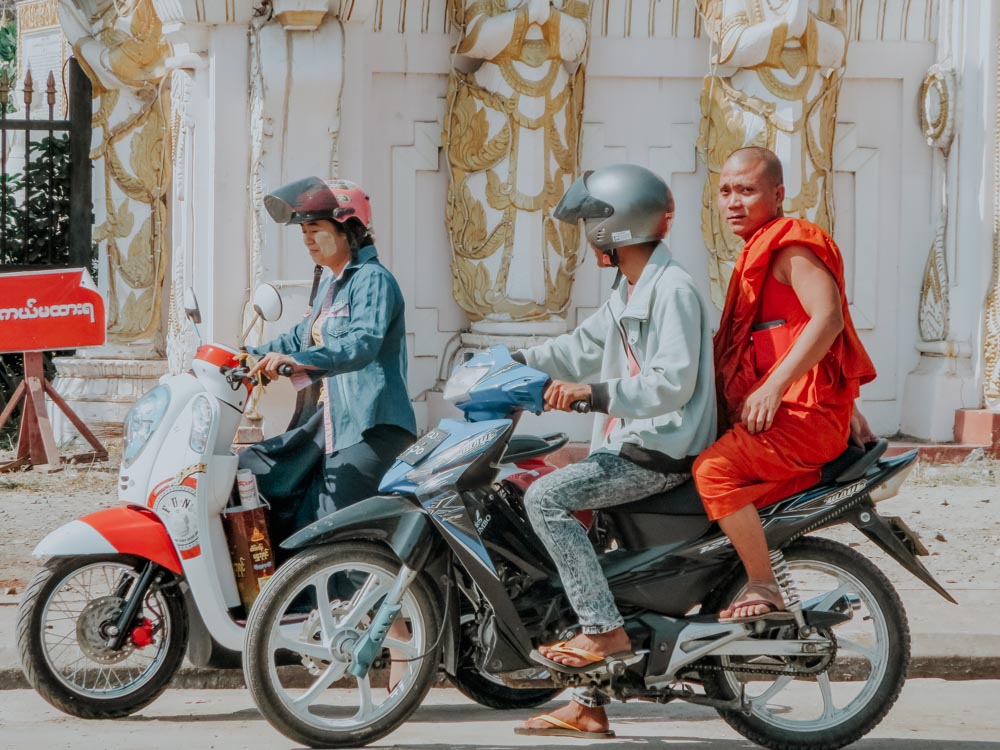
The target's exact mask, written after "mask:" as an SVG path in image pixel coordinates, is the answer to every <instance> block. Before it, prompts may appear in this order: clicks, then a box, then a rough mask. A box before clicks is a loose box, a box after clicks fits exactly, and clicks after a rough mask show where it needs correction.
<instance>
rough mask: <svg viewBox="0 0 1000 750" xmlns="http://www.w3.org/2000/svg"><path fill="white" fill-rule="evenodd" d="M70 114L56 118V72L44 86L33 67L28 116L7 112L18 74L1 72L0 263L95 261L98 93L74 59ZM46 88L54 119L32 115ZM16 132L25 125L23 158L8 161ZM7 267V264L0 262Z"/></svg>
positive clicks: (25, 97)
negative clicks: (93, 142) (93, 150)
mask: <svg viewBox="0 0 1000 750" xmlns="http://www.w3.org/2000/svg"><path fill="white" fill-rule="evenodd" d="M67 73H68V86H67V89H66V96H67V99H68V105H69V106H68V119H65V120H63V119H56V116H55V114H56V113H55V109H56V93H57V92H56V82H55V76H54V75H53V74H52V73H49V76H48V80H47V82H46V85H45V90H44V92H42V91H37V92H36V89H35V82H34V81H33V79H32V75H31V71H30V70H29V71H28V73H27V74H26V75H25V78H24V81H23V83H22V86H21V94H22V102H23V105H24V106H23V113H24V116H23V117H21V118H13V117H10V116H9V115H10V113H9V112H8V110H9V109H11V104H12V103H13V101H14V100H15V99H16V97H17V93H18V91H17V86H16V81H13V80H11V79H10V77H8V76H7V75H6V74H4V73H0V158H2V163H0V266H2V267H3V268H10V267H22V268H23V267H25V266H33V267H38V266H43V267H44V266H56V267H59V266H75V267H80V266H83V267H85V268H88V269H92V268H93V265H94V260H95V248H94V245H93V241H92V228H93V204H92V188H91V174H92V166H91V162H90V139H91V119H92V116H93V96H92V91H91V85H90V79H88V78H87V75H86V74H85V73H84V72H83V70H82V69H81V67H80V65H79V63H77V61H76V60H75V59H70V61H69V62H68V64H67ZM43 93H44V96H45V98H46V104H47V105H48V118H47V119H33V118H32V116H31V107H32V103H33V102H34V100H35V96H36V94H38V95H41V94H43ZM16 132H23V133H24V143H23V147H22V146H21V144H18V146H17V148H18V150H21V149H22V148H23V158H24V165H23V167H22V168H21V169H20V170H19V171H12V170H11V169H10V168H9V167H10V165H9V162H10V158H11V156H12V155H13V154H12V153H11V145H12V143H13V142H14V140H15V138H14V136H13V135H12V134H13V133H16ZM0 270H3V269H2V268H0Z"/></svg>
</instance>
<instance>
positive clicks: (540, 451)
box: [502, 432, 569, 464]
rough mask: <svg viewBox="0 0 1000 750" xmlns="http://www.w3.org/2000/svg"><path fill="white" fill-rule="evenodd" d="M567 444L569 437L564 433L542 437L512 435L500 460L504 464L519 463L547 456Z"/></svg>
mask: <svg viewBox="0 0 1000 750" xmlns="http://www.w3.org/2000/svg"><path fill="white" fill-rule="evenodd" d="M568 442H569V436H568V435H567V434H566V433H565V432H555V433H553V434H551V435H545V436H544V437H537V436H536V435H513V436H512V437H511V439H510V442H509V443H508V444H507V452H506V453H504V456H503V459H502V460H503V463H505V464H516V463H520V462H521V461H526V460H528V459H529V458H538V457H539V456H545V455H548V454H549V453H552V452H553V451H556V450H559V449H560V448H562V447H563V446H564V445H566V443H568Z"/></svg>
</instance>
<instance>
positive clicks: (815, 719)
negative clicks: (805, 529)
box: [701, 537, 910, 750]
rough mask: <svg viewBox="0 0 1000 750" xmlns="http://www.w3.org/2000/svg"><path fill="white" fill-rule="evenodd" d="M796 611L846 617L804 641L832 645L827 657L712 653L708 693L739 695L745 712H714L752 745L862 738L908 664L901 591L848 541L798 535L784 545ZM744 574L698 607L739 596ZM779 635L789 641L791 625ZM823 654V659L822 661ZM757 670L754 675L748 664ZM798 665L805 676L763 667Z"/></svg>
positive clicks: (815, 747) (803, 748) (832, 748)
mask: <svg viewBox="0 0 1000 750" xmlns="http://www.w3.org/2000/svg"><path fill="white" fill-rule="evenodd" d="M783 552H784V555H785V561H786V562H787V563H788V568H789V571H790V572H791V576H792V580H793V581H794V582H795V585H796V587H797V589H798V593H799V597H800V599H801V601H802V606H803V608H812V609H816V610H819V611H823V610H827V611H833V612H837V613H840V614H842V615H847V619H846V621H843V622H841V623H839V624H837V625H835V626H834V627H832V628H829V629H826V630H824V631H821V632H819V633H816V634H814V635H813V636H812V637H813V638H817V639H821V640H824V641H828V642H832V643H834V644H835V648H836V650H835V652H834V653H833V655H832V657H818V656H817V657H785V658H777V659H774V658H768V657H757V658H755V659H753V658H751V659H748V658H743V657H728V656H724V657H718V658H717V659H716V660H715V662H714V666H715V669H714V670H711V671H709V670H705V671H703V672H702V674H701V677H702V680H703V683H704V686H705V692H706V693H707V694H708V695H709V696H710V697H712V698H720V699H723V700H733V699H734V698H738V697H740V696H741V694H742V696H743V697H744V699H745V700H746V701H747V702H748V704H749V705H748V711H747V712H746V713H744V712H742V711H732V710H722V711H720V714H721V715H722V717H723V718H724V719H725V720H726V722H727V723H728V724H729V725H730V726H731V727H733V729H735V730H736V731H737V732H739V733H740V734H742V735H743V736H744V737H746V738H747V739H749V740H750V741H752V742H755V743H757V744H759V745H763V746H764V747H769V748H776V749H778V750H837V749H838V748H841V747H844V746H846V745H850V744H851V743H853V742H856V741H857V740H859V739H860V738H861V737H863V736H864V735H866V734H867V733H868V732H870V731H871V730H872V729H874V728H875V726H876V725H877V724H878V723H879V722H880V721H881V720H882V719H883V718H884V717H885V715H886V714H887V713H888V712H889V709H890V708H892V705H893V704H894V703H895V702H896V699H897V698H898V697H899V692H900V690H901V689H902V687H903V683H904V681H905V680H906V670H907V666H908V665H909V661H910V631H909V626H908V624H907V621H906V612H905V611H904V609H903V604H902V602H901V601H900V599H899V595H898V594H897V593H896V590H895V589H894V588H893V587H892V584H891V583H890V582H889V579H887V578H886V577H885V574H883V573H882V571H881V570H879V569H878V568H877V567H875V565H874V564H872V563H871V562H870V561H869V560H868V559H867V558H866V557H864V556H863V555H861V554H859V553H858V552H855V551H854V550H853V549H851V548H850V547H846V546H844V545H843V544H838V543H837V542H832V541H829V540H827V539H820V538H816V537H806V538H805V539H802V540H800V541H798V542H795V543H794V544H792V545H791V546H789V547H788V548H786V549H785V550H783ZM745 585H746V578H745V577H743V578H741V579H740V580H737V581H733V582H732V583H731V584H730V585H728V586H723V587H722V589H721V590H720V591H719V592H717V593H718V595H717V596H716V597H713V598H712V599H711V601H707V602H706V603H705V607H704V610H705V611H706V612H716V611H718V610H719V609H721V608H722V607H723V606H725V605H728V604H729V603H730V602H732V601H733V600H734V599H736V597H738V596H740V595H741V594H742V593H743V590H744V587H745ZM787 628H788V632H787V633H786V634H780V635H778V636H777V637H788V638H790V639H795V638H797V637H798V635H797V634H796V633H795V632H793V631H794V630H795V629H796V626H795V625H794V623H792V624H790V625H788V626H787ZM823 660H826V661H823ZM758 668H760V669H761V673H756V674H755V673H754V670H755V669H758ZM767 669H778V670H789V671H795V670H801V671H806V672H810V673H811V674H809V676H802V677H799V676H794V675H789V674H786V675H778V676H772V675H769V674H766V673H764V672H765V670H767Z"/></svg>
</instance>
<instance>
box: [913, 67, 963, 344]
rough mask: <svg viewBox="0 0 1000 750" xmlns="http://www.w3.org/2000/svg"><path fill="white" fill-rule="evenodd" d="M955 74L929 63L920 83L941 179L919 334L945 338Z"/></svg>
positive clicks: (923, 124)
mask: <svg viewBox="0 0 1000 750" xmlns="http://www.w3.org/2000/svg"><path fill="white" fill-rule="evenodd" d="M957 85H958V84H957V78H956V75H955V71H954V69H952V68H951V67H950V66H949V65H947V64H936V65H933V66H931V68H930V70H928V71H927V75H926V76H925V77H924V81H923V83H922V84H921V85H920V107H919V112H920V129H921V130H922V131H923V134H924V137H925V138H926V139H927V145H928V146H931V147H932V148H935V149H937V150H939V151H940V152H941V156H942V159H943V160H944V167H943V169H942V180H941V213H940V216H939V218H938V223H937V229H936V230H935V232H934V241H933V243H932V244H931V249H930V252H929V253H928V255H927V263H926V265H925V266H924V279H923V283H922V284H921V287H920V307H919V313H918V321H919V324H920V338H921V339H922V340H924V341H928V342H930V341H944V340H946V339H947V338H948V333H949V323H950V320H949V318H950V309H949V303H948V286H949V282H948V258H947V256H946V253H945V246H946V239H945V238H946V235H947V232H948V157H949V155H950V153H951V144H952V141H953V140H954V138H955V89H956V87H957Z"/></svg>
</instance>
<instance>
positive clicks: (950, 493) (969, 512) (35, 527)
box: [0, 448, 1000, 595]
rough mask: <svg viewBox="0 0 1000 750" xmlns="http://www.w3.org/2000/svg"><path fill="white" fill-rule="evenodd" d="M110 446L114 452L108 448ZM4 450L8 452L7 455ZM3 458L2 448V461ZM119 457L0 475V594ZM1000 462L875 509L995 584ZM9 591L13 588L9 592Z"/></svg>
mask: <svg viewBox="0 0 1000 750" xmlns="http://www.w3.org/2000/svg"><path fill="white" fill-rule="evenodd" d="M112 450H114V449H113V448H112ZM7 455H9V454H7ZM3 460H5V455H4V454H3V453H0V462H2V461H3ZM117 473H118V472H117V460H116V459H114V457H113V459H112V461H109V462H107V463H103V464H94V465H92V466H81V467H67V468H66V469H65V470H63V471H61V472H58V473H54V474H39V473H36V472H32V471H26V472H16V473H9V474H0V529H3V535H4V537H5V539H4V542H3V545H2V546H0V595H2V594H6V593H8V592H9V589H11V588H14V589H16V593H20V591H21V589H22V588H23V586H24V583H25V581H26V580H27V579H28V578H30V576H31V575H32V572H33V571H34V569H35V568H36V567H37V565H38V562H37V561H36V560H35V559H34V558H32V556H31V551H32V549H34V547H35V545H36V544H37V543H38V542H39V541H40V540H41V539H42V538H43V537H44V536H45V535H46V534H47V533H48V532H49V531H51V530H53V529H55V528H57V527H58V526H60V525H61V524H63V523H65V522H67V521H69V520H72V519H74V518H77V517H79V516H82V515H86V514H87V513H92V512H94V511H96V510H100V509H102V508H106V507H109V506H112V505H114V504H115V502H116V486H115V485H116V479H117ZM998 476H1000V463H997V462H992V461H985V460H975V459H974V460H971V461H969V462H967V463H966V464H960V465H954V466H953V465H940V466H926V465H920V466H918V467H917V468H916V470H914V472H913V473H912V474H911V475H910V478H909V479H908V480H907V482H906V484H905V485H904V486H903V489H902V491H901V492H900V494H899V495H898V496H897V497H895V498H893V499H891V500H887V501H886V502H884V503H882V504H881V505H880V506H879V510H880V511H881V512H882V513H883V514H885V515H899V516H902V517H903V519H904V520H905V521H906V522H907V523H908V524H909V525H910V527H911V528H912V529H913V530H914V531H916V532H917V533H918V534H920V536H921V538H922V540H923V542H924V544H925V545H926V546H927V548H928V550H929V551H930V553H931V556H930V557H929V558H924V560H925V562H926V564H927V566H928V567H929V568H930V569H931V570H932V571H933V573H934V575H935V576H936V577H937V578H938V580H940V581H941V582H942V583H944V584H945V585H946V586H949V587H955V588H957V589H991V590H998V589H1000V488H998V486H997V477H998ZM823 535H824V536H829V537H832V538H836V539H839V540H840V541H843V542H846V543H849V544H851V545H852V546H858V545H864V551H865V553H866V554H869V555H870V556H871V557H872V558H873V559H875V560H876V561H877V562H879V563H881V562H882V559H881V556H880V554H879V552H878V550H876V549H875V548H874V547H873V546H872V545H870V544H868V543H867V542H866V541H864V539H863V537H862V536H861V535H860V534H859V533H858V532H857V531H855V530H854V529H853V528H849V527H839V528H837V529H832V530H826V531H824V532H823ZM885 569H886V571H887V572H889V574H890V577H891V578H892V579H893V580H894V582H897V584H898V585H900V586H901V587H904V588H906V587H909V588H912V587H914V586H921V585H922V584H919V583H917V582H916V581H915V580H914V579H912V578H911V577H909V575H908V574H906V573H903V572H902V571H901V570H900V569H899V568H898V566H895V565H894V564H893V565H886V566H885ZM11 593H13V592H11Z"/></svg>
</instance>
